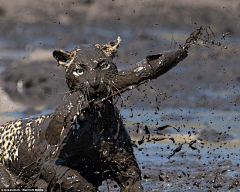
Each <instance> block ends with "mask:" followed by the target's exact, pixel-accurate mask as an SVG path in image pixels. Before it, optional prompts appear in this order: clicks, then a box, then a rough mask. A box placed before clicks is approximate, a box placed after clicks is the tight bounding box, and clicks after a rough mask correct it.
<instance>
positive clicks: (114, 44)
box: [95, 36, 122, 58]
mask: <svg viewBox="0 0 240 192" xmlns="http://www.w3.org/2000/svg"><path fill="white" fill-rule="evenodd" d="M121 41H122V39H121V38H120V37H119V36H118V37H117V39H116V40H114V41H111V42H109V43H107V44H104V45H99V44H95V46H96V47H97V48H99V49H101V50H102V51H103V52H104V53H105V54H106V55H107V56H108V57H111V58H114V57H115V56H116V54H117V49H118V47H119V45H120V44H121Z"/></svg>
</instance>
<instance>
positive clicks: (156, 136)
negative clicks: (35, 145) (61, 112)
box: [0, 1, 240, 191]
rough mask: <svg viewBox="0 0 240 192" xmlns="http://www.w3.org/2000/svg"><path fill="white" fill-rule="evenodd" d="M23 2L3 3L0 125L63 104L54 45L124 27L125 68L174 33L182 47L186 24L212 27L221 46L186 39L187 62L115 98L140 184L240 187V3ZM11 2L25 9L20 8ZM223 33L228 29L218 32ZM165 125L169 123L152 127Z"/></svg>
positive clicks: (166, 44) (164, 46)
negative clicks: (132, 146) (131, 142)
mask: <svg viewBox="0 0 240 192" xmlns="http://www.w3.org/2000/svg"><path fill="white" fill-rule="evenodd" d="M9 2H11V1H9ZM219 2H220V3H219ZM44 3H45V4H46V3H47V2H45V1H44ZM155 3H157V2H155ZM20 4H21V5H11V4H10V3H3V5H2V6H1V11H0V14H2V18H1V26H2V27H3V29H2V30H1V32H0V49H1V50H0V58H1V64H0V72H1V74H0V86H1V89H2V90H1V91H2V92H1V98H0V104H1V105H0V112H1V118H0V122H1V124H3V123H4V122H6V121H9V120H12V119H15V118H19V117H26V116H29V115H30V116H34V115H39V114H44V113H45V114H46V113H49V112H52V111H53V110H54V109H55V108H56V106H57V105H58V104H59V103H60V101H61V99H62V97H63V95H64V92H66V91H67V87H66V85H65V80H64V71H63V70H62V68H60V67H57V63H56V62H55V61H54V59H53V58H52V55H51V54H52V51H53V50H54V49H56V48H58V49H63V50H65V49H66V50H68V49H72V48H73V47H74V46H76V45H78V44H82V43H101V42H106V41H109V39H115V38H116V37H117V36H118V35H120V36H121V38H122V39H123V42H122V45H121V47H120V49H119V51H118V55H119V58H117V59H116V63H117V65H118V68H119V69H124V68H125V67H128V66H130V65H131V64H135V63H136V62H138V61H140V60H142V59H143V58H144V57H145V56H146V55H149V54H155V53H159V52H163V51H167V50H169V49H173V48H174V42H173V39H174V40H175V41H176V42H177V45H176V46H178V44H182V45H183V44H184V40H185V39H186V38H187V37H188V36H189V33H190V32H192V31H194V30H195V29H196V28H198V27H199V26H201V25H210V26H211V27H212V29H213V31H214V33H215V36H216V37H215V38H216V39H217V40H219V41H221V43H222V46H213V45H207V46H208V47H205V46H204V45H199V46H197V45H196V46H194V47H192V48H191V50H190V51H189V56H188V58H187V60H185V61H183V62H181V63H179V65H178V66H176V67H175V68H173V69H172V70H171V71H169V72H168V73H167V74H165V75H163V76H162V77H160V78H158V79H157V80H152V81H150V82H148V83H147V84H146V85H145V84H144V85H141V86H140V87H139V88H137V89H135V90H132V91H129V92H127V93H123V94H122V99H123V100H121V98H119V102H118V106H119V108H120V111H121V113H122V115H123V117H124V119H125V121H124V122H125V124H126V128H127V129H128V131H129V133H130V135H131V137H132V140H134V141H136V146H137V147H135V149H134V150H135V154H136V157H137V161H138V163H139V166H140V168H141V171H142V178H143V187H144V189H145V191H238V190H239V188H240V184H239V182H240V174H239V172H240V167H239V159H240V157H239V150H240V140H239V139H240V132H239V129H240V122H239V119H240V114H239V105H240V75H239V72H238V71H240V65H239V51H240V44H239V35H238V34H239V31H240V28H239V23H238V20H239V14H238V13H237V12H236V10H237V7H239V6H240V4H239V2H238V1H232V4H231V5H230V4H229V3H228V2H225V1H212V2H211V3H209V2H205V1H203V2H202V3H197V4H194V5H193V4H192V3H191V2H190V1H182V3H179V5H173V4H170V3H168V2H167V1H166V2H165V1H162V2H161V3H157V4H155V5H154V4H153V3H152V4H151V3H150V4H149V5H148V6H146V3H143V2H142V1H134V3H130V2H129V3H128V2H125V1H123V2H122V3H120V2H117V1H112V2H109V3H106V4H100V3H97V2H96V1H82V2H81V3H80V2H78V3H77V2H74V4H73V2H72V1H71V2H68V1H66V2H63V4H62V3H57V2H56V1H53V4H54V5H57V8H56V9H54V10H53V9H51V6H50V4H47V5H48V6H46V5H44V7H46V9H44V11H43V12H41V10H43V9H39V8H38V7H42V6H43V5H42V4H41V5H40V4H31V3H29V2H28V1H21V3H20ZM17 6H20V7H21V10H22V11H20V12H16V11H15V10H16V7H17ZM55 7H56V6H55ZM123 8H124V9H125V12H124V14H122V13H121V14H120V13H119V11H121V10H123ZM26 10H28V11H26ZM29 10H30V11H29ZM103 10H106V11H103ZM159 10H161V11H159ZM196 10H199V11H200V10H201V11H200V12H201V13H199V14H197V13H196ZM24 11H25V14H24ZM230 12H231V14H230ZM216 13H218V14H216ZM16 14H17V15H16ZM152 15H154V17H153V16H152ZM216 15H218V16H216ZM219 15H222V16H221V17H219ZM110 16H111V19H109V18H110ZM180 20H181V21H180ZM182 20H184V21H185V22H182ZM179 23H181V24H179ZM228 31H229V32H230V33H231V37H229V35H226V37H225V38H222V39H221V37H223V36H222V35H223V34H224V33H226V32H228ZM121 106H122V107H121ZM164 125H170V126H169V127H167V128H165V129H163V130H161V131H155V130H156V129H158V128H159V127H160V129H161V127H162V126H164ZM146 127H147V129H148V130H149V132H148V131H147V129H146ZM173 127H174V128H173ZM160 129H159V130H160ZM150 140H151V141H150ZM191 141H192V142H193V141H194V144H192V145H189V143H190V142H191ZM181 145H182V146H181ZM179 146H181V148H180V147H179ZM190 146H191V147H190ZM174 151H175V152H174ZM173 152H174V155H173ZM169 157H170V158H169ZM108 188H109V189H110V191H119V188H118V186H117V185H116V183H114V182H111V181H108V183H107V182H104V183H103V185H102V186H101V187H100V190H102V191H108Z"/></svg>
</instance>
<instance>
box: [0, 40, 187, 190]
mask: <svg viewBox="0 0 240 192" xmlns="http://www.w3.org/2000/svg"><path fill="white" fill-rule="evenodd" d="M120 42H121V39H120V38H117V40H116V41H112V42H110V43H108V44H105V45H99V44H93V45H80V46H79V47H76V48H75V49H74V50H72V51H71V52H67V51H62V50H55V51H54V52H53V56H54V58H55V59H56V60H57V61H58V64H59V65H62V66H63V67H64V68H65V70H66V83H67V85H68V88H69V91H68V93H67V94H66V95H65V97H64V99H63V101H62V103H60V105H59V106H58V107H57V109H56V110H55V112H54V113H52V114H49V115H43V116H40V117H38V118H25V119H19V120H16V121H13V122H9V123H7V124H5V125H3V126H1V127H0V160H1V163H2V165H1V167H0V168H1V169H0V174H1V175H2V176H3V177H2V179H1V182H0V187H15V188H16V187H17V188H31V187H33V188H34V187H35V188H45V189H46V190H47V191H54V192H55V191H97V188H98V186H100V185H101V183H102V181H103V180H106V179H113V180H115V181H116V182H117V183H118V185H119V186H120V188H121V191H134V192H135V191H143V188H142V186H141V171H140V169H139V166H138V163H137V161H136V158H135V156H134V153H133V148H132V143H131V138H130V136H129V135H128V132H127V130H126V128H125V127H124V125H123V122H122V119H121V115H120V113H119V110H118V109H117V107H116V106H115V103H114V98H115V96H117V95H119V94H120V93H121V92H124V91H126V90H129V89H132V88H134V87H136V86H138V85H139V84H142V83H144V82H146V81H147V80H149V79H153V78H157V77H158V76H160V75H162V74H163V73H165V72H167V71H168V70H170V69H171V68H172V67H174V66H175V65H176V64H177V63H179V62H180V61H182V60H183V59H184V58H186V57H187V49H188V47H189V46H185V47H180V48H179V49H178V50H174V51H172V52H166V53H164V54H157V55H150V56H147V57H146V58H145V59H143V60H142V61H140V62H139V63H137V64H135V65H132V66H131V67H130V68H127V69H124V70H122V71H118V70H117V66H116V65H115V64H114V62H113V58H114V57H115V55H116V53H117V48H118V47H119V45H120ZM3 168H7V169H5V170H4V171H1V170H2V169H3ZM10 178H11V179H10ZM13 181H14V182H13Z"/></svg>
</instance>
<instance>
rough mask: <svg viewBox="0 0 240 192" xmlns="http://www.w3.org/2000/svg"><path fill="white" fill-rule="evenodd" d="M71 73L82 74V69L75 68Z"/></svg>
mask: <svg viewBox="0 0 240 192" xmlns="http://www.w3.org/2000/svg"><path fill="white" fill-rule="evenodd" d="M73 74H74V75H76V76H79V75H82V74H83V69H76V70H75V71H74V72H73Z"/></svg>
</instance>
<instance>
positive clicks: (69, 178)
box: [42, 162, 97, 192]
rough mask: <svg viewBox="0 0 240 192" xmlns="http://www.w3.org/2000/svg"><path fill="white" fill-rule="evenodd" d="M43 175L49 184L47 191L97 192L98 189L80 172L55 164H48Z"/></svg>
mask: <svg viewBox="0 0 240 192" xmlns="http://www.w3.org/2000/svg"><path fill="white" fill-rule="evenodd" d="M42 175H43V177H44V178H45V180H47V181H48V182H49V185H48V190H47V191H51V192H65V191H68V192H70V191H72V192H75V191H89V192H96V191H97V187H95V186H93V184H91V183H89V182H88V181H87V180H86V179H85V178H83V177H82V176H81V175H80V174H79V173H78V171H76V170H73V169H71V168H69V167H67V166H63V165H56V164H55V162H46V163H45V164H44V167H43V170H42Z"/></svg>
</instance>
